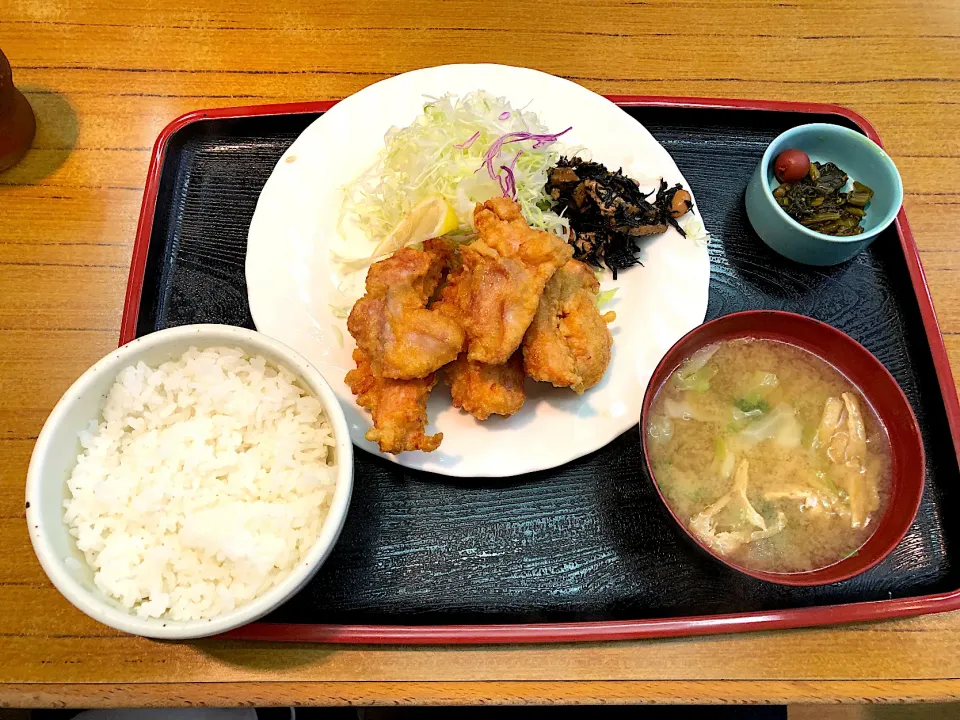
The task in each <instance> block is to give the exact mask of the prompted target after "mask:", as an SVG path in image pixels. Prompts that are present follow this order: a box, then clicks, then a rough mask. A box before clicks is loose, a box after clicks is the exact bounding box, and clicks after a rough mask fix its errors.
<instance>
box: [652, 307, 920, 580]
mask: <svg viewBox="0 0 960 720" xmlns="http://www.w3.org/2000/svg"><path fill="white" fill-rule="evenodd" d="M737 338H761V339H767V340H778V341H781V342H784V343H789V344H791V345H794V346H795V347H799V348H802V349H804V350H807V351H809V352H811V353H813V354H814V355H817V356H818V357H820V358H821V359H822V360H824V361H825V362H827V363H829V364H830V365H832V366H833V367H834V368H836V369H837V370H838V371H840V373H842V374H843V375H844V376H846V378H847V379H848V380H850V382H852V383H853V384H854V385H855V386H856V387H857V388H858V389H859V390H860V392H861V393H862V394H863V396H864V397H865V398H866V399H867V401H868V402H869V403H870V404H871V405H872V406H873V408H874V410H875V411H876V413H877V416H878V417H879V419H880V422H881V423H882V424H883V427H884V430H885V431H886V434H887V437H888V439H889V441H890V452H891V485H890V491H889V500H888V502H887V508H886V510H885V511H884V513H883V514H882V515H881V516H880V518H879V520H878V522H877V527H876V529H875V530H874V532H873V534H872V535H871V536H870V537H869V538H868V539H867V541H866V542H865V543H864V545H863V546H861V547H860V549H859V550H858V551H857V552H856V553H854V554H852V555H850V556H848V557H846V558H844V559H843V560H841V561H839V562H837V563H834V564H833V565H829V566H827V567H824V568H820V569H818V570H811V571H806V572H795V573H782V572H768V571H758V570H753V569H749V568H746V567H742V566H740V565H738V564H736V563H735V562H733V561H731V560H730V559H728V558H725V557H722V556H721V555H719V554H717V553H716V552H714V551H713V550H711V549H710V548H709V547H707V546H706V545H705V544H704V543H703V542H702V541H701V540H700V539H699V538H698V537H697V536H696V535H695V534H694V533H693V532H691V531H690V529H689V527H688V525H687V523H686V522H685V521H684V519H682V518H680V517H678V516H677V514H676V513H675V512H674V511H673V509H672V508H671V506H670V504H669V503H668V502H667V499H666V497H665V496H664V494H663V492H662V491H661V489H660V486H659V484H658V482H657V478H656V477H655V475H654V472H653V467H652V465H651V463H650V460H649V457H650V448H649V445H648V437H649V435H648V429H649V427H648V425H649V422H650V418H651V414H652V413H651V407H652V406H653V403H654V400H655V399H656V397H657V394H658V393H659V391H660V389H661V388H662V387H663V385H664V383H665V382H667V380H668V379H669V378H670V376H671V375H672V374H673V373H674V371H675V370H676V369H677V368H678V367H679V366H680V364H681V363H682V362H683V361H684V360H685V359H686V358H688V357H690V356H691V355H692V354H693V353H694V352H696V351H697V350H699V349H700V348H702V347H705V346H707V345H710V344H712V343H716V342H720V341H725V340H733V339H737ZM640 433H641V437H642V442H643V453H644V459H645V462H646V469H647V475H648V476H649V477H650V479H651V481H652V482H653V485H654V487H655V488H656V489H657V493H658V494H659V495H660V499H661V500H662V501H663V504H664V507H665V508H666V509H667V511H668V512H669V513H670V515H671V516H672V517H673V519H674V520H675V521H676V522H677V525H679V526H680V528H682V529H683V531H684V532H685V533H686V535H687V536H688V537H689V538H690V539H691V540H692V541H693V542H694V543H695V544H696V545H698V546H699V547H700V548H702V549H703V550H704V551H705V552H707V553H709V554H710V555H713V557H715V558H716V559H717V560H719V561H720V562H722V563H724V564H725V565H727V566H728V567H731V568H733V569H735V570H738V571H739V572H742V573H744V574H745V575H749V576H751V577H754V578H758V579H760V580H766V581H769V582H774V583H780V584H783V585H825V584H829V583H835V582H840V581H841V580H847V579H849V578H851V577H853V576H855V575H859V574H860V573H862V572H864V571H866V570H868V569H870V568H872V567H873V566H874V565H876V564H877V563H879V562H880V561H881V560H883V559H884V558H885V557H886V556H887V555H888V554H890V552H891V551H892V550H893V549H894V548H895V547H896V546H897V545H898V544H899V542H900V541H901V540H902V539H903V537H904V536H905V535H906V533H907V531H908V530H909V529H910V525H911V524H912V523H913V520H914V518H915V517H916V514H917V511H918V509H919V507H920V498H921V496H922V495H923V485H924V478H925V467H926V466H925V458H924V450H923V440H922V438H921V435H920V427H919V425H918V424H917V419H916V416H915V415H914V413H913V409H912V408H911V407H910V403H909V402H908V401H907V398H906V397H905V396H904V394H903V391H902V390H901V389H900V386H899V385H898V384H897V381H896V380H894V378H893V376H892V375H891V374H890V373H889V372H888V371H887V369H886V368H885V367H884V366H883V364H882V363H881V362H880V361H879V360H877V358H876V357H874V356H873V355H872V354H871V353H870V351H869V350H867V349H866V348H865V347H863V346H862V345H860V344H859V343H858V342H856V341H855V340H854V339H853V338H851V337H850V336H849V335H846V334H844V333H842V332H840V331H839V330H837V329H836V328H834V327H831V326H830V325H826V324H824V323H821V322H819V321H817V320H813V319H811V318H808V317H805V316H803V315H797V314H795V313H789V312H781V311H775V310H750V311H746V312H739V313H734V314H732V315H725V316H723V317H720V318H717V319H716V320H712V321H710V322H708V323H705V324H703V325H701V326H700V327H698V328H695V329H694V330H692V331H690V332H689V333H687V334H686V335H685V336H684V337H682V338H681V339H680V340H679V341H677V343H676V344H675V345H674V346H673V347H672V348H670V350H669V351H668V352H667V354H666V355H664V356H663V359H662V360H661V361H660V364H659V365H658V366H657V369H656V370H655V371H654V373H653V377H652V378H651V379H650V383H649V385H647V390H646V393H645V394H644V398H643V415H642V419H641V421H640Z"/></svg>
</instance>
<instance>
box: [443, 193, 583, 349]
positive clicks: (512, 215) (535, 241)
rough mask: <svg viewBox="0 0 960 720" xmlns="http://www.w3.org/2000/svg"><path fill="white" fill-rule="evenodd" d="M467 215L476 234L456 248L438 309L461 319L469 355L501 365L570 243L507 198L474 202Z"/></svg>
mask: <svg viewBox="0 0 960 720" xmlns="http://www.w3.org/2000/svg"><path fill="white" fill-rule="evenodd" d="M473 218H474V224H475V225H476V227H477V231H478V232H479V233H480V237H479V238H478V239H477V240H475V241H474V242H472V243H471V244H469V245H466V246H464V247H463V248H462V249H461V251H460V254H461V258H462V260H463V268H462V269H461V270H460V271H459V272H457V273H456V274H455V275H453V276H452V277H451V278H450V281H449V284H448V285H447V287H446V288H445V289H444V291H443V295H442V303H441V308H438V310H439V311H440V312H441V313H442V314H444V315H446V316H449V317H454V316H458V317H459V318H460V320H461V321H462V324H463V327H464V330H466V333H467V357H468V358H469V359H470V360H473V361H475V362H483V363H487V364H489V365H502V364H504V363H506V362H507V360H509V359H510V356H511V355H513V353H514V351H515V350H516V349H517V348H518V347H519V346H520V342H521V341H522V339H523V334H524V332H526V329H527V327H528V326H529V325H530V322H531V321H532V320H533V316H534V314H535V313H536V311H537V304H538V303H539V300H540V295H541V293H542V292H543V288H544V286H545V285H546V284H547V281H548V280H549V279H550V277H551V276H552V275H553V274H554V272H556V270H557V268H559V267H560V266H561V265H563V264H564V263H565V262H566V261H567V260H569V259H570V256H571V255H572V254H573V248H571V247H570V246H569V245H567V244H566V243H565V242H564V241H563V240H562V239H560V238H559V237H557V236H556V235H552V234H550V233H547V232H542V231H540V230H534V229H533V228H531V227H529V226H528V225H527V222H526V220H524V219H523V216H522V215H521V214H520V206H519V205H518V204H517V203H516V202H514V201H513V200H510V199H508V198H494V199H492V200H488V201H487V202H485V203H484V204H483V205H478V206H477V208H476V210H475V211H474V215H473Z"/></svg>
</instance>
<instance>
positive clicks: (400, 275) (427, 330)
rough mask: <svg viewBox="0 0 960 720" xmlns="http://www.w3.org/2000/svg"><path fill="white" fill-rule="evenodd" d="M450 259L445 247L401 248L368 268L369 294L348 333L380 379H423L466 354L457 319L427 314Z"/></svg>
mask: <svg viewBox="0 0 960 720" xmlns="http://www.w3.org/2000/svg"><path fill="white" fill-rule="evenodd" d="M449 259H450V249H449V246H447V245H446V244H436V245H434V246H432V247H431V248H428V249H426V250H416V249H414V248H403V249H401V250H398V251H397V252H395V253H394V254H393V255H391V256H390V257H388V258H387V259H386V260H381V261H380V262H376V263H374V264H373V265H371V266H370V270H369V271H368V272H367V282H366V294H365V295H364V296H363V297H362V298H360V299H359V300H358V301H357V302H356V304H354V306H353V309H352V310H351V311H350V317H349V318H348V319H347V330H349V332H350V334H351V335H352V336H353V337H354V339H355V340H356V341H357V347H359V348H360V349H361V350H363V352H364V353H365V354H366V356H367V358H368V359H369V361H370V366H371V368H372V371H373V374H374V375H375V376H377V377H383V378H391V379H396V380H412V379H416V378H422V377H425V376H426V375H429V374H430V373H432V372H434V371H435V370H437V369H439V368H440V367H442V366H444V365H446V364H447V363H448V362H450V361H451V360H454V359H456V357H457V355H458V354H459V353H460V351H461V350H462V349H463V346H464V342H465V335H464V331H463V328H462V327H461V324H460V322H459V321H458V320H457V319H456V318H452V317H449V316H447V315H443V314H441V313H438V312H434V311H432V310H429V309H427V302H428V301H429V300H430V297H431V295H433V293H434V291H435V290H436V289H437V285H438V284H439V283H440V280H441V278H442V274H443V270H444V268H445V266H446V264H447V263H448V262H449Z"/></svg>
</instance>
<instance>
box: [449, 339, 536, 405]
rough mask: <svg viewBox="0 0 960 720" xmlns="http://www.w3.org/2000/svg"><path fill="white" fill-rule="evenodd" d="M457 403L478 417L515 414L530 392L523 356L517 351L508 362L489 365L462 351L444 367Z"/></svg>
mask: <svg viewBox="0 0 960 720" xmlns="http://www.w3.org/2000/svg"><path fill="white" fill-rule="evenodd" d="M443 371H444V377H446V379H447V383H449V385H450V395H451V396H452V397H453V405H454V407H458V408H461V409H463V410H466V411H467V412H468V413H470V414H471V415H473V416H474V417H475V418H477V420H486V419H487V418H488V417H490V416H491V415H506V416H509V415H513V414H514V413H515V412H517V411H518V410H519V409H520V408H521V407H523V402H524V400H526V398H527V396H526V393H525V392H524V389H523V382H524V374H523V358H522V357H521V355H520V353H519V352H515V353H514V354H513V356H512V357H511V358H510V360H509V361H508V362H507V363H506V364H505V365H487V364H486V363H478V362H474V361H472V360H467V356H466V354H461V355H460V357H458V358H457V359H456V360H454V361H453V362H452V363H450V364H449V365H447V366H446V367H445V368H444V370H443Z"/></svg>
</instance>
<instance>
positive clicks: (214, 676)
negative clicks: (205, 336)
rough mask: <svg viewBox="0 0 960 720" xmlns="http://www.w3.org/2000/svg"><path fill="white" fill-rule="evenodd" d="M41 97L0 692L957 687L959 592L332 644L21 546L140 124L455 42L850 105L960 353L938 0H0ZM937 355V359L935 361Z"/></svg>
mask: <svg viewBox="0 0 960 720" xmlns="http://www.w3.org/2000/svg"><path fill="white" fill-rule="evenodd" d="M0 47H2V48H3V50H4V52H5V53H6V54H7V56H8V57H9V58H10V61H11V64H12V65H13V68H14V73H15V80H16V81H17V84H18V85H19V86H20V87H21V88H22V89H23V91H24V92H25V94H26V95H27V97H28V98H29V100H30V102H31V103H32V105H33V107H34V108H35V110H36V114H37V118H38V121H39V131H38V135H37V139H36V143H35V147H34V149H33V150H32V151H31V152H30V153H29V155H28V156H27V157H26V159H25V160H24V162H22V163H21V164H20V165H19V166H17V167H15V168H14V169H12V170H11V171H9V172H7V173H5V174H3V175H0V683H2V684H0V705H5V704H6V705H33V706H36V705H52V704H67V705H70V706H82V707H93V706H132V705H150V706H156V705H167V704H212V705H220V706H226V705H237V704H270V705H277V704H292V703H301V704H332V703H362V704H375V703H383V704H393V703H420V704H438V703H471V704H477V703H512V704H522V703H549V702H563V703H567V702H569V703H573V702H576V703H604V702H616V703H625V702H691V703H694V702H696V703H699V702H732V701H737V702H754V703H756V702H820V701H830V702H833V701H873V700H885V701H893V700H903V699H906V700H948V699H952V698H957V697H958V696H960V614H957V613H953V614H945V615H935V616H928V617H923V618H917V619H912V620H903V621H896V622H886V623H877V624H870V625H860V626H850V627H840V628H833V629H821V630H800V631H791V632H780V633H752V634H745V635H739V636H732V635H731V636H717V637H710V638H702V639H688V640H667V641H653V642H649V641H648V642H619V643H609V644H587V645H555V646H525V647H472V648H462V647H459V648H458V647H335V646H310V645H268V644H252V643H251V644H242V643H236V642H224V641H217V640H209V641H202V642H193V643H160V642H153V641H150V640H143V639H137V638H132V637H126V636H123V635H121V634H120V633H117V632H113V631H111V630H110V629H109V628H106V627H104V626H101V625H98V624H97V623H95V622H94V621H92V620H90V619H88V618H87V617H86V616H84V615H82V614H81V613H80V612H78V611H77V610H75V609H73V607H72V606H70V605H69V604H68V603H67V602H66V601H65V600H64V599H63V598H61V597H60V595H59V594H58V593H57V591H56V590H55V589H54V588H53V587H52V586H51V584H50V583H49V582H48V581H47V579H46V577H45V576H44V574H43V572H42V570H41V569H40V566H39V564H38V563H37V561H36V559H35V558H34V555H33V552H32V551H31V549H30V543H29V540H28V537H27V530H26V526H25V522H24V512H23V484H24V477H25V473H26V467H27V461H28V458H29V455H30V451H31V448H32V446H33V443H34V440H35V439H36V437H37V433H38V431H39V429H40V426H41V424H42V422H43V420H44V418H45V417H46V415H47V413H48V412H49V411H50V409H51V408H52V407H53V405H54V403H55V402H56V400H57V398H58V397H59V396H60V394H61V393H62V392H63V391H64V390H65V389H66V388H67V386H68V385H69V384H70V383H71V382H72V381H73V380H74V379H76V378H77V377H78V376H79V375H80V373H81V372H82V371H83V370H84V369H86V368H87V366H89V365H90V364H91V363H93V362H94V361H95V360H96V359H97V358H99V357H100V356H102V355H104V354H105V353H107V352H109V351H110V350H111V349H113V348H114V347H115V346H116V344H117V337H118V328H119V324H120V314H121V306H122V302H123V295H124V288H125V284H126V277H127V268H128V264H129V261H130V254H131V247H132V241H133V237H134V231H135V229H136V222H137V213H138V211H139V208H140V200H141V194H142V191H143V185H144V178H145V173H146V169H147V163H148V160H149V156H150V148H151V145H152V144H153V141H154V139H155V138H156V136H157V133H158V132H159V131H160V129H161V128H162V127H163V126H164V125H166V124H167V123H168V122H169V121H170V120H171V119H173V118H174V117H176V116H177V115H180V114H182V113H184V112H187V111H189V110H193V109H197V108H203V107H215V106H225V105H245V104H258V103H274V102H289V101H296V100H317V99H336V98H342V97H344V96H346V95H349V94H350V93H353V92H355V91H357V90H359V89H360V88H362V87H364V86H366V85H368V84H370V83H372V82H375V81H377V80H380V79H382V78H385V77H387V76H389V75H392V74H395V73H399V72H403V71H406V70H412V69H414V68H418V67H423V66H428V65H436V64H442V63H449V62H485V61H488V62H501V63H509V64H515V65H524V66H528V67H533V68H537V69H540V70H545V71H547V72H550V73H554V74H557V75H562V76H565V77H567V78H570V79H573V80H575V81H577V82H579V83H582V84H583V85H586V86H587V87H589V88H591V89H593V90H596V91H597V92H601V93H632V94H660V95H665V94H669V95H687V96H713V97H737V98H764V99H778V100H807V101H818V102H833V103H839V104H843V105H847V106H849V107H851V108H853V109H855V110H857V111H859V112H860V113H862V114H864V115H865V116H866V117H867V118H868V119H870V120H871V121H872V122H873V123H874V124H875V125H876V126H877V128H878V129H879V131H880V134H881V135H882V137H883V138H884V141H885V143H886V146H887V148H888V150H889V151H890V153H891V154H892V155H893V157H894V159H895V160H896V161H897V163H898V165H899V167H900V170H901V172H902V175H903V181H904V185H905V188H906V200H905V204H906V207H907V211H908V213H909V215H910V220H911V223H912V225H913V228H914V231H915V233H916V239H917V243H918V244H919V246H920V250H921V254H922V257H923V262H924V265H925V268H926V271H927V275H928V278H929V281H930V286H931V289H932V293H933V296H934V300H935V303H936V308H937V311H938V315H939V319H940V322H941V324H942V327H943V330H944V334H945V336H946V342H947V347H948V349H949V350H950V353H951V359H952V360H953V362H954V363H960V272H958V271H960V245H958V243H957V236H958V229H960V172H958V170H957V166H958V163H960V3H958V2H956V0H923V1H920V0H917V1H911V0H827V1H824V2H815V1H814V0H784V1H782V2H777V1H774V0H770V1H764V0H729V1H727V2H711V1H710V0H589V1H583V2H580V1H576V0H554V2H550V3H537V2H526V1H515V2H503V3H490V2H479V1H476V0H452V1H451V2H426V1H424V0H416V1H411V2H405V3H394V2H358V1H357V0H330V1H328V2H310V0H280V1H279V2H273V3H264V2H260V1H259V0H234V1H233V2H230V3H221V2H218V1H217V0H86V1H85V2H75V3H58V2H53V1H52V0H0ZM955 368H956V365H955Z"/></svg>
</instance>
